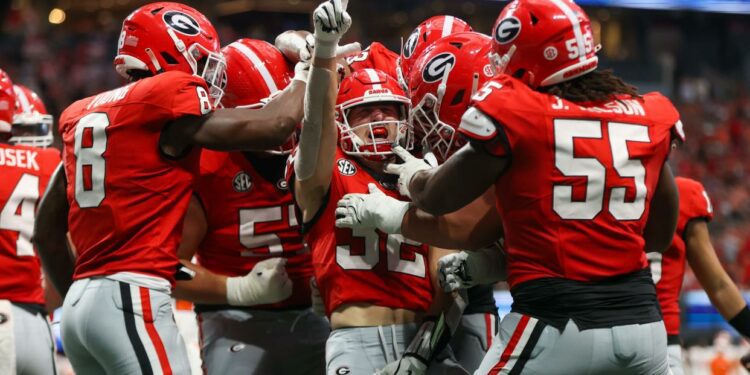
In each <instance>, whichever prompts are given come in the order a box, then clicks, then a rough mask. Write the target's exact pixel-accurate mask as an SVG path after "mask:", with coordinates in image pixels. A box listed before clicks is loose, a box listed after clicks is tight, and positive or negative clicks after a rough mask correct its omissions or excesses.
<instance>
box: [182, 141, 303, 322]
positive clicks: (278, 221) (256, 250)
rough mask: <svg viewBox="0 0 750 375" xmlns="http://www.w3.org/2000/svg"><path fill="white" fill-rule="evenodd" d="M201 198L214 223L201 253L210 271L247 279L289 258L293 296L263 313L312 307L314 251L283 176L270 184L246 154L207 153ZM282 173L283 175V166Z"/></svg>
mask: <svg viewBox="0 0 750 375" xmlns="http://www.w3.org/2000/svg"><path fill="white" fill-rule="evenodd" d="M200 164H201V166H200V176H199V177H198V178H197V180H196V187H195V193H196V195H197V196H198V198H199V199H200V201H201V204H202V205H203V210H204V212H205V213H206V221H207V223H208V231H207V233H206V237H205V238H204V239H203V242H202V243H201V245H200V248H199V249H198V252H197V253H196V257H197V259H198V262H199V263H200V264H201V265H202V266H204V267H206V268H207V269H209V270H211V271H213V272H216V273H219V274H222V275H227V276H240V275H246V274H247V273H248V272H250V271H251V270H252V269H253V267H255V264H256V263H258V262H260V261H261V260H265V259H269V258H272V257H284V258H287V264H286V271H287V273H288V274H289V278H290V279H291V280H292V283H293V288H294V289H293V291H292V296H291V297H290V298H287V299H285V300H284V301H282V302H279V303H277V304H273V305H267V306H257V307H259V308H289V307H304V306H309V305H310V277H311V276H312V261H311V257H310V250H309V249H308V248H307V247H306V246H305V245H304V243H303V241H302V234H301V233H300V228H299V224H298V221H297V215H296V210H295V209H294V202H293V200H292V194H291V193H290V192H289V189H288V186H287V182H286V180H284V178H283V177H284V175H283V173H280V174H279V177H280V179H279V180H277V181H268V180H267V179H266V177H263V176H262V175H261V174H260V173H258V171H257V169H256V168H255V167H254V166H253V164H252V163H251V162H250V161H249V160H248V159H247V158H246V157H245V155H244V154H243V153H241V152H231V153H226V152H217V151H209V150H204V151H203V152H202V154H201V162H200ZM279 171H280V172H283V163H282V165H281V169H280V170H279Z"/></svg>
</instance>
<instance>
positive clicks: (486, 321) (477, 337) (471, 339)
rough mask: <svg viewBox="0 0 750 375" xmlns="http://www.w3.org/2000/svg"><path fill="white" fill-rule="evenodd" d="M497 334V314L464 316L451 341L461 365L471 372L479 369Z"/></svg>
mask: <svg viewBox="0 0 750 375" xmlns="http://www.w3.org/2000/svg"><path fill="white" fill-rule="evenodd" d="M496 334H497V315H495V314H490V313H484V314H469V315H464V316H462V317H461V324H460V325H459V326H458V329H456V333H455V334H454V335H453V338H451V343H450V346H451V349H453V354H455V356H456V360H457V361H458V363H460V364H461V367H463V368H464V369H466V371H468V372H469V373H473V372H474V371H475V370H476V369H478V368H479V364H480V363H482V359H483V358H484V355H485V354H487V350H489V348H490V346H491V345H492V341H493V338H494V337H495V335H496Z"/></svg>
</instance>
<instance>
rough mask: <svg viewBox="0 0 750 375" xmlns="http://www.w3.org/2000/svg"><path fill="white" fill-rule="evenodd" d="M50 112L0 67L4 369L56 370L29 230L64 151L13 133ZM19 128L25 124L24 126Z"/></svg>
mask: <svg viewBox="0 0 750 375" xmlns="http://www.w3.org/2000/svg"><path fill="white" fill-rule="evenodd" d="M48 116H49V115H48V114H47V113H46V110H45V109H44V104H42V102H41V100H40V99H39V97H38V96H37V95H36V94H35V93H33V92H32V91H31V90H29V89H28V88H26V87H21V86H18V85H16V86H14V85H13V83H12V82H11V81H10V78H9V77H8V75H7V74H6V73H5V72H4V71H3V70H0V175H1V176H2V179H0V267H2V268H3V269H4V270H6V272H5V275H3V277H0V373H3V374H35V375H36V374H39V375H42V374H44V375H47V374H50V375H51V374H55V373H56V371H55V361H54V349H55V344H54V343H53V341H52V335H51V332H50V327H49V324H48V321H47V313H46V310H45V298H44V295H45V292H44V288H43V286H42V273H41V267H40V265H39V258H38V257H37V256H36V254H35V252H34V247H33V245H32V244H31V235H32V230H33V228H34V217H35V209H36V205H37V202H38V200H39V198H40V197H41V196H42V195H43V194H44V191H45V189H46V187H47V183H48V182H49V180H50V177H51V176H52V173H53V172H54V170H55V168H57V166H58V164H60V153H59V152H58V151H57V150H55V149H43V148H38V147H32V146H28V145H22V144H19V143H18V138H13V134H20V133H23V132H25V131H26V130H27V127H28V128H32V127H34V125H33V124H31V121H36V120H41V119H42V118H44V119H49V120H50V123H51V118H50V117H51V116H49V117H48ZM41 122H42V121H39V123H41ZM37 125H39V124H37ZM46 125H47V126H48V125H49V124H46ZM16 128H21V132H17V131H16ZM48 129H49V128H48ZM25 140H26V141H29V142H31V141H32V140H31V139H29V138H26V139H25Z"/></svg>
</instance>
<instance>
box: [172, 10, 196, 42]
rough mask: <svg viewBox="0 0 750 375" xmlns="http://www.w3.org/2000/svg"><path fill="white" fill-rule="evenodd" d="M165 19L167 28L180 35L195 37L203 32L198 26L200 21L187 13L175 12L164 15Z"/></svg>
mask: <svg viewBox="0 0 750 375" xmlns="http://www.w3.org/2000/svg"><path fill="white" fill-rule="evenodd" d="M163 18H164V23H166V24H167V26H169V27H170V28H172V29H173V30H175V31H177V32H179V33H182V34H185V35H190V36H193V35H198V34H199V33H200V32H201V27H200V25H198V21H196V20H195V19H193V17H190V16H188V15H187V14H185V13H182V12H178V11H174V10H173V11H170V12H166V13H164V17H163Z"/></svg>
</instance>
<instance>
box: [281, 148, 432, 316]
mask: <svg viewBox="0 0 750 375" xmlns="http://www.w3.org/2000/svg"><path fill="white" fill-rule="evenodd" d="M290 160H293V159H292V158H290ZM291 164H292V163H290V165H289V166H288V167H287V177H291V176H292V173H293V166H292V165H291ZM332 168H333V174H332V176H331V185H330V188H329V191H328V196H327V198H326V202H325V203H324V206H322V207H321V208H320V209H319V211H318V214H317V215H316V217H315V218H314V219H313V221H311V222H310V223H306V224H305V225H304V226H305V228H304V231H305V240H306V241H307V243H308V245H309V246H310V248H311V250H312V258H313V269H314V270H315V279H316V281H317V283H318V288H319V289H320V293H321V296H322V297H323V301H324V302H325V305H326V314H328V315H329V316H330V315H331V313H332V312H333V311H334V310H336V309H337V308H338V307H339V306H341V305H344V304H352V303H367V304H370V305H376V306H385V307H390V308H401V309H408V310H415V311H426V310H427V309H428V307H429V306H430V303H431V302H432V284H431V282H430V278H429V270H428V262H427V251H428V247H427V246H426V245H423V244H420V243H416V242H414V241H410V240H407V239H405V238H404V237H403V236H401V235H399V234H390V235H386V234H384V233H382V232H380V231H377V230H372V229H367V230H361V229H358V230H352V229H348V228H336V226H335V225H334V223H335V221H336V217H335V212H334V211H335V210H336V203H337V202H338V201H339V200H340V199H341V198H342V197H343V196H344V195H345V194H349V193H367V192H368V188H367V184H369V183H373V184H376V185H377V186H378V187H379V188H380V189H381V190H382V191H383V192H384V193H385V194H387V195H389V196H391V197H394V198H397V199H400V200H404V197H402V196H401V195H399V194H398V190H397V189H396V188H395V184H394V186H390V187H384V186H383V185H382V184H381V183H380V182H379V181H378V180H377V179H375V178H374V177H373V176H372V175H370V174H369V173H368V171H367V170H365V169H364V168H363V167H362V166H361V165H360V164H359V163H357V162H356V160H355V159H353V158H351V157H349V156H347V155H346V154H344V153H343V152H342V151H341V149H339V148H337V150H336V160H335V162H334V165H333V166H332ZM290 180H291V179H290Z"/></svg>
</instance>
